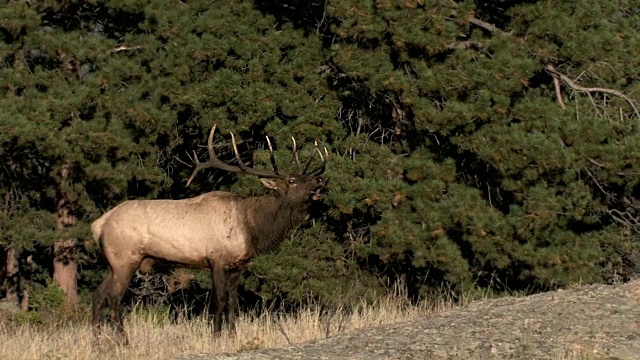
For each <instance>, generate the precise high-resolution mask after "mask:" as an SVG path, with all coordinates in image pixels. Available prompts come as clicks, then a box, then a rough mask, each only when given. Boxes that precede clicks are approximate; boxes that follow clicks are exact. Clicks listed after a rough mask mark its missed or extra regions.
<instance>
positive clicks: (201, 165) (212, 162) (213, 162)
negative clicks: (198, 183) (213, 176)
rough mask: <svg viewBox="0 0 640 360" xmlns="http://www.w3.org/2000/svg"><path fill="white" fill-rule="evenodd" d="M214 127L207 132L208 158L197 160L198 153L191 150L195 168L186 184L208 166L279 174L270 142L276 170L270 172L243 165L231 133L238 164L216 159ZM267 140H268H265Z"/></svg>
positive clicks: (272, 175)
mask: <svg viewBox="0 0 640 360" xmlns="http://www.w3.org/2000/svg"><path fill="white" fill-rule="evenodd" d="M216 127H217V125H213V127H212V128H211V131H210V132H209V138H208V140H207V151H208V153H209V160H207V161H206V162H200V160H198V155H197V154H196V151H195V150H194V151H193V159H194V162H195V164H196V167H195V169H193V172H192V173H191V176H190V177H189V180H187V186H189V184H191V181H193V179H194V178H195V176H196V174H197V173H198V172H199V171H200V170H204V169H207V168H210V167H215V168H218V169H220V170H224V171H228V172H232V173H241V172H244V173H247V174H252V175H257V176H260V177H270V178H273V177H280V175H279V174H278V172H277V168H276V167H275V158H274V157H273V150H272V149H271V142H269V150H271V163H272V165H274V170H276V172H271V171H267V170H259V169H254V168H250V167H248V166H247V165H245V164H244V163H243V162H242V160H241V159H240V154H239V153H238V148H237V147H236V140H235V137H234V136H233V133H231V142H232V144H233V151H234V152H235V155H236V159H237V160H238V165H240V166H239V167H238V166H234V165H229V164H227V163H225V162H224V161H222V160H220V159H218V156H217V155H216V153H215V151H214V150H213V136H214V135H215V132H216ZM267 141H268V140H267Z"/></svg>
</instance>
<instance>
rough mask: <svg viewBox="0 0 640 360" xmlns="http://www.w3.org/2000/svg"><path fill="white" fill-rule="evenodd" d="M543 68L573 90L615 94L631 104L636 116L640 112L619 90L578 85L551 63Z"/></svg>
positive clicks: (638, 115) (639, 114) (639, 115)
mask: <svg viewBox="0 0 640 360" xmlns="http://www.w3.org/2000/svg"><path fill="white" fill-rule="evenodd" d="M545 68H546V69H547V71H548V72H550V73H551V74H553V75H555V76H558V77H559V78H560V79H561V80H562V81H563V82H564V83H565V84H567V86H569V87H570V88H571V89H573V90H575V91H579V92H586V93H588V94H591V93H593V92H601V93H605V94H611V95H615V96H617V97H620V98H622V99H624V100H625V101H626V102H628V103H629V105H631V107H632V108H633V111H634V112H635V114H636V117H638V118H640V112H639V111H638V108H637V107H636V104H635V103H634V102H633V100H631V99H630V98H629V97H628V96H627V95H625V94H623V93H622V92H621V91H618V90H615V89H608V88H599V87H584V86H580V85H578V84H576V83H575V82H573V80H571V79H569V77H568V76H567V75H565V74H563V73H561V72H559V71H557V70H556V69H555V67H554V66H553V65H551V64H549V65H547V66H546V67H545Z"/></svg>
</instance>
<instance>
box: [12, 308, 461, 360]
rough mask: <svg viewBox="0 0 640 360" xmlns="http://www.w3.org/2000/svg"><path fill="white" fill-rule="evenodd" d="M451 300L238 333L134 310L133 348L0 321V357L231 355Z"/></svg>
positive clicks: (273, 322) (77, 330)
mask: <svg viewBox="0 0 640 360" xmlns="http://www.w3.org/2000/svg"><path fill="white" fill-rule="evenodd" d="M451 306H452V304H451V303H447V302H444V301H443V302H442V303H440V304H434V303H423V304H420V305H417V306H416V305H408V304H407V303H406V302H405V301H402V300H400V299H399V298H398V297H395V296H388V297H386V298H383V299H382V300H380V301H378V302H377V303H375V304H372V305H371V304H369V305H367V304H364V303H363V304H361V305H360V306H358V307H356V308H355V309H354V310H352V311H346V310H344V309H339V310H337V311H335V312H333V313H327V312H324V313H323V312H322V311H321V310H320V309H319V307H314V306H310V307H308V308H306V309H303V310H301V311H300V312H298V313H296V314H282V315H276V314H272V313H268V312H262V313H259V314H243V315H242V316H241V317H240V318H239V319H238V323H237V334H236V335H235V336H234V335H231V334H229V333H227V332H224V333H223V334H222V335H220V336H216V337H214V336H212V334H211V328H210V324H209V322H208V321H207V320H206V319H204V318H197V319H194V320H185V319H184V318H180V317H179V319H178V320H176V321H170V320H169V316H168V314H163V313H162V312H160V311H155V312H153V311H152V312H150V311H145V310H144V309H134V310H133V311H132V312H131V313H130V314H129V315H128V316H127V321H126V324H125V327H126V329H127V332H128V336H129V342H130V344H129V346H120V345H118V344H117V343H116V342H115V341H113V338H110V336H109V334H108V333H107V332H102V334H101V337H100V340H99V341H95V337H94V335H93V329H92V327H91V326H90V324H89V323H88V322H86V321H81V322H74V323H67V324H60V323H58V324H50V325H13V324H7V322H4V323H2V324H0V343H1V344H2V347H1V348H0V358H1V359H88V358H91V359H96V360H97V359H167V358H171V357H174V356H178V355H184V354H199V353H233V352H239V351H247V350H253V349H260V348H271V347H280V346H285V345H288V343H289V342H290V343H292V344H295V343H300V342H303V341H307V340H312V339H321V338H325V337H327V336H333V335H335V334H337V333H340V332H344V331H349V330H353V329H358V328H363V327H372V326H377V325H383V324H390V323H394V322H399V321H403V320H409V319H412V318H416V317H420V316H424V315H426V314H428V313H432V312H434V311H439V310H440V309H443V308H446V307H451Z"/></svg>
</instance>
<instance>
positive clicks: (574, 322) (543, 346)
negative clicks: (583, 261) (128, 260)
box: [181, 280, 640, 360]
mask: <svg viewBox="0 0 640 360" xmlns="http://www.w3.org/2000/svg"><path fill="white" fill-rule="evenodd" d="M571 354H580V356H579V357H577V358H579V359H585V358H586V359H640V280H636V281H633V282H630V283H626V284H620V285H589V286H583V287H579V288H575V289H569V290H560V291H554V292H548V293H544V294H538V295H533V296H528V297H508V298H501V299H492V300H482V301H478V302H474V303H471V304H470V305H469V306H465V307H460V308H455V309H452V310H450V311H446V312H442V313H439V314H434V315H431V316H428V317H425V318H420V319H415V320H412V321H409V322H403V323H398V324H393V325H387V326H383V327H376V328H368V329H360V330H356V331H352V332H349V333H343V334H339V335H336V336H334V337H331V338H328V339H323V340H319V341H315V342H308V343H303V344H298V345H295V346H289V347H284V348H278V349H263V350H257V351H248V352H243V353H239V354H229V355H216V356H214V355H189V356H185V357H182V358H181V359H182V360H204V359H367V360H377V359H565V358H567V356H569V358H571V357H570V355H571Z"/></svg>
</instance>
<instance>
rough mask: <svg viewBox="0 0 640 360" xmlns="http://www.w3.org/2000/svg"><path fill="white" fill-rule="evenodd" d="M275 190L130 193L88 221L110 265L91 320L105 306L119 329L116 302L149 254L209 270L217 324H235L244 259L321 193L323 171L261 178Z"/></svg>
mask: <svg viewBox="0 0 640 360" xmlns="http://www.w3.org/2000/svg"><path fill="white" fill-rule="evenodd" d="M261 180H262V181H263V184H264V185H265V186H266V187H268V188H270V189H272V190H275V194H271V195H264V196H257V197H241V196H238V195H236V194H233V193H229V192H220V191H214V192H209V193H205V194H202V195H200V196H197V197H194V198H189V199H183V200H132V201H125V202H124V203H122V204H120V205H118V206H116V207H115V208H113V209H112V210H110V211H108V212H107V213H105V214H104V215H102V217H100V218H99V219H97V220H96V221H94V222H93V224H92V225H91V228H92V232H93V237H94V239H95V240H96V241H97V242H98V244H99V246H100V249H101V250H102V253H103V255H104V257H105V259H106V262H107V265H108V272H107V275H106V277H105V279H104V281H103V282H102V284H100V286H99V287H98V289H97V290H96V291H95V293H94V296H93V322H94V324H95V325H100V324H101V323H102V322H104V320H105V319H104V314H103V311H104V309H105V307H106V308H108V310H109V319H110V321H111V323H112V325H114V326H116V328H117V329H118V330H119V332H121V333H124V327H123V323H122V314H121V307H120V302H121V300H122V297H123V295H124V293H125V291H126V289H127V287H128V286H129V283H130V282H131V279H132V277H133V274H134V272H135V271H136V270H137V269H138V268H140V267H141V264H142V265H143V267H145V268H149V267H150V265H151V264H150V262H151V261H152V260H153V259H159V260H163V261H169V262H174V263H179V264H183V265H186V266H191V267H207V268H209V269H211V273H212V278H213V289H212V296H211V299H212V308H213V311H214V330H215V331H216V332H218V331H220V330H221V329H222V324H223V317H224V316H225V315H226V319H227V323H228V324H229V325H230V326H231V328H232V329H233V324H234V321H235V318H236V315H237V307H238V298H237V282H238V279H239V275H240V270H241V269H242V268H243V266H244V264H245V263H246V261H248V260H249V259H251V258H252V257H254V256H256V255H257V254H260V253H263V252H265V251H269V250H272V249H274V248H276V247H277V246H278V245H279V244H280V242H281V241H282V240H283V239H284V238H285V237H286V235H287V234H288V233H289V232H290V231H291V230H292V229H294V228H296V227H297V226H299V225H300V224H301V223H302V222H303V221H304V220H305V219H306V218H307V217H308V209H309V206H310V205H311V204H312V203H313V202H314V201H318V200H321V198H322V196H321V190H322V189H323V188H324V186H325V184H326V181H325V180H324V179H323V178H322V177H320V176H312V175H287V176H283V177H281V178H277V179H261Z"/></svg>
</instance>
